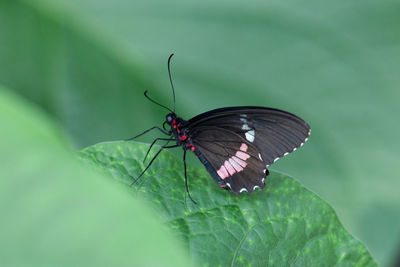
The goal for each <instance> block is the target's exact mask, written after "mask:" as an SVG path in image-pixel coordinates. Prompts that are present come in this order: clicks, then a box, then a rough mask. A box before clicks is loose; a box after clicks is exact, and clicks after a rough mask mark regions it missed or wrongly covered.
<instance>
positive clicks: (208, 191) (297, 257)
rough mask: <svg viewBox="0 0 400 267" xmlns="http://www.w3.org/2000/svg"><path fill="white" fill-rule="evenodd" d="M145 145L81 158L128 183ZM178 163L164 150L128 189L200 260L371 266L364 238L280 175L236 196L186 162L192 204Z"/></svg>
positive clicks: (104, 146)
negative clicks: (247, 192)
mask: <svg viewBox="0 0 400 267" xmlns="http://www.w3.org/2000/svg"><path fill="white" fill-rule="evenodd" d="M147 149H148V145H145V144H140V143H133V142H107V143H100V144H97V145H94V146H91V147H88V148H86V149H84V150H82V151H81V152H80V157H81V158H83V159H84V160H85V161H87V162H89V163H90V164H91V165H94V166H96V168H99V169H101V170H103V171H104V172H106V173H109V174H111V175H112V176H113V177H114V178H115V179H116V180H118V181H120V182H122V183H125V184H126V185H130V184H131V183H132V181H133V180H134V179H135V178H136V177H137V176H138V175H139V173H140V171H141V170H142V169H143V168H144V166H145V165H143V163H142V160H143V157H144V154H145V152H146V151H147ZM182 166H183V164H182V162H181V161H180V160H178V159H177V158H176V157H174V156H173V155H172V154H171V153H169V152H163V153H161V155H160V156H159V157H158V158H157V160H156V161H155V162H154V163H153V165H152V167H151V168H150V169H149V170H148V171H147V173H146V174H145V175H143V177H142V178H141V179H140V180H139V181H138V183H137V186H135V187H131V189H132V191H134V192H135V193H136V194H137V195H139V196H142V197H143V198H144V199H146V200H147V202H149V203H151V204H152V205H153V206H154V207H155V209H156V211H157V212H158V213H159V214H160V219H161V220H163V221H164V222H165V223H166V224H168V225H169V226H170V227H171V228H172V229H174V230H175V232H176V235H177V236H180V237H181V239H182V240H184V242H185V243H186V246H187V247H188V248H189V249H190V253H191V255H192V257H193V258H194V260H195V261H196V262H198V263H200V264H201V265H203V266H267V265H274V266H283V265H296V266H375V265H376V264H375V262H374V261H373V259H372V258H371V256H370V254H369V252H368V251H367V249H366V248H365V246H364V245H363V244H361V243H360V242H359V241H357V240H356V239H354V237H352V236H351V235H350V234H349V233H348V232H347V231H346V230H345V229H344V228H343V226H342V225H341V223H340V222H339V220H338V218H337V216H336V214H335V212H334V211H333V209H332V208H331V207H330V206H329V205H328V204H326V203H325V202H324V201H322V200H321V199H320V198H319V197H318V196H316V195H315V194H314V193H312V192H310V191H309V190H307V189H305V188H304V187H303V186H301V185H300V184H299V183H298V182H297V181H295V180H294V179H292V178H289V177H287V176H285V175H283V174H279V173H276V172H272V174H271V175H270V176H269V177H268V178H267V185H266V189H265V190H262V191H258V192H255V193H254V194H252V195H249V194H245V193H243V194H240V195H235V194H232V193H231V192H229V191H226V190H223V189H220V188H219V187H218V186H217V185H216V183H215V182H214V181H213V179H212V178H211V177H210V176H209V175H208V173H207V172H206V171H205V169H204V168H197V167H189V169H188V173H189V180H190V182H189V184H190V192H191V194H192V196H193V198H194V199H195V200H196V201H197V203H198V205H196V204H194V203H192V202H191V201H190V199H189V198H188V197H187V195H186V191H185V187H184V177H183V176H182V174H183V168H182Z"/></svg>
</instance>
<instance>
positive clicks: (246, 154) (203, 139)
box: [191, 127, 267, 193]
mask: <svg viewBox="0 0 400 267" xmlns="http://www.w3.org/2000/svg"><path fill="white" fill-rule="evenodd" d="M191 136H192V137H191V138H192V140H193V145H194V147H195V148H196V152H197V153H201V154H202V155H203V156H204V157H205V158H206V159H207V161H208V162H209V163H210V164H211V166H212V167H213V168H214V170H215V172H212V173H211V172H210V174H211V175H217V176H218V177H214V178H215V179H216V181H218V180H219V179H222V180H223V181H224V184H225V185H226V186H228V187H229V188H230V189H231V190H232V192H234V193H240V192H242V191H248V192H250V193H251V192H253V191H254V189H255V188H256V187H260V188H264V179H265V177H266V175H267V170H266V167H265V162H263V161H262V160H261V158H260V157H259V156H258V152H257V149H256V148H255V147H254V146H253V145H252V144H251V143H249V142H248V141H246V140H245V139H244V138H242V137H241V136H240V135H238V134H236V133H234V132H232V131H229V130H226V129H223V128H218V127H199V128H197V129H196V130H195V131H193V132H192V133H191Z"/></svg>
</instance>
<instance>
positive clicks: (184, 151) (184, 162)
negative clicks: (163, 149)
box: [183, 149, 197, 204]
mask: <svg viewBox="0 0 400 267" xmlns="http://www.w3.org/2000/svg"><path fill="white" fill-rule="evenodd" d="M186 151H187V150H186V149H184V150H183V167H184V168H185V187H186V192H187V193H188V196H189V198H190V200H191V201H192V202H193V203H194V204H197V202H196V201H194V200H193V198H192V196H191V195H190V192H189V187H188V179H187V171H186Z"/></svg>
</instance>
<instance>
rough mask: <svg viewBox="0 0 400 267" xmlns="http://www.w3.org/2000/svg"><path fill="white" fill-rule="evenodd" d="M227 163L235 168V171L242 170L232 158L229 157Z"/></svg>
mask: <svg viewBox="0 0 400 267" xmlns="http://www.w3.org/2000/svg"><path fill="white" fill-rule="evenodd" d="M229 163H230V164H231V165H232V166H233V168H235V170H236V171H237V172H241V171H243V168H242V166H240V165H239V164H238V163H237V162H236V161H234V160H233V159H232V158H230V159H229Z"/></svg>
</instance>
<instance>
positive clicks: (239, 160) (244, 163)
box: [232, 156, 247, 168]
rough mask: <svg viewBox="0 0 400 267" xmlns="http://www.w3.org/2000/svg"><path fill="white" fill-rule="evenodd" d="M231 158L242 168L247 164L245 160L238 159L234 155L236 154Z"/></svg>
mask: <svg viewBox="0 0 400 267" xmlns="http://www.w3.org/2000/svg"><path fill="white" fill-rule="evenodd" d="M232 159H233V160H234V161H236V162H237V163H238V164H239V165H240V166H242V167H243V168H245V167H246V166H247V163H246V162H245V161H243V160H241V159H239V158H238V157H236V156H233V157H232Z"/></svg>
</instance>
